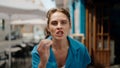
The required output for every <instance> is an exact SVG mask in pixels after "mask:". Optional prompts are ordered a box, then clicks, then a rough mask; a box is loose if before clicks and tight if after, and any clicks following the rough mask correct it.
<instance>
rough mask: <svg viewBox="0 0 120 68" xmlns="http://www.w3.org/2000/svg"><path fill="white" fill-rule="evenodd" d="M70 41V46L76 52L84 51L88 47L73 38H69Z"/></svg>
mask: <svg viewBox="0 0 120 68" xmlns="http://www.w3.org/2000/svg"><path fill="white" fill-rule="evenodd" d="M68 40H69V43H70V46H71V47H72V48H74V49H75V50H76V49H77V50H78V49H80V50H84V49H85V48H86V47H85V45H84V44H83V43H81V42H80V41H78V40H76V39H73V38H71V37H68Z"/></svg>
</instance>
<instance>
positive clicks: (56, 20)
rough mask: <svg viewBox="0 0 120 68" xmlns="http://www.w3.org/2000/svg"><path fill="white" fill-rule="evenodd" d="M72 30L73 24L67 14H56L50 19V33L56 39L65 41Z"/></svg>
mask: <svg viewBox="0 0 120 68" xmlns="http://www.w3.org/2000/svg"><path fill="white" fill-rule="evenodd" d="M70 28H71V24H70V22H69V20H68V18H67V16H66V15H65V14H63V13H62V12H55V13H53V14H52V15H51V17H50V22H49V24H48V31H49V32H50V33H51V35H52V36H53V38H54V39H57V40H60V39H65V38H66V36H67V35H68V33H69V31H70Z"/></svg>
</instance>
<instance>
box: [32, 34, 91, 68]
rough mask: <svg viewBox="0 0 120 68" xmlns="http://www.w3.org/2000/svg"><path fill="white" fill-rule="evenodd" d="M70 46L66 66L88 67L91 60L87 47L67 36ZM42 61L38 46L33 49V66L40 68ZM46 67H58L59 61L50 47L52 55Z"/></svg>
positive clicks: (68, 67) (74, 67)
mask: <svg viewBox="0 0 120 68" xmlns="http://www.w3.org/2000/svg"><path fill="white" fill-rule="evenodd" d="M67 39H68V41H69V43H70V46H69V49H68V56H67V59H66V63H65V68H86V67H87V65H88V64H89V63H90V62H91V59H90V56H89V53H88V51H87V48H86V47H85V46H84V45H83V44H81V43H80V42H78V41H77V40H74V39H72V38H70V37H69V36H68V37H67ZM39 63H40V57H39V54H38V52H37V46H35V47H34V49H33V50H32V68H38V64H39ZM46 68H57V62H56V60H55V56H54V54H53V51H52V49H51V48H50V57H49V60H48V63H47V66H46Z"/></svg>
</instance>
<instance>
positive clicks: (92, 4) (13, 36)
mask: <svg viewBox="0 0 120 68" xmlns="http://www.w3.org/2000/svg"><path fill="white" fill-rule="evenodd" d="M57 7H63V8H66V9H67V10H68V11H69V12H70V15H71V23H72V29H71V31H70V36H71V37H73V38H74V39H77V40H78V41H80V42H82V43H83V44H85V46H86V47H87V48H88V51H89V53H90V56H91V58H92V62H91V64H90V65H89V68H120V43H119V42H120V1H119V0H0V68H31V67H32V66H31V51H32V49H33V47H34V46H36V45H37V44H38V43H39V42H40V40H41V39H44V38H45V35H44V28H45V27H46V24H47V22H46V12H47V11H48V10H49V9H50V8H57Z"/></svg>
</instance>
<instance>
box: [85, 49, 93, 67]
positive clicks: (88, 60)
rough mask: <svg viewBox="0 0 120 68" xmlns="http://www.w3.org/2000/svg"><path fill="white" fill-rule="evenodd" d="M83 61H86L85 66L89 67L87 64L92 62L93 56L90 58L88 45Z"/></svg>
mask: <svg viewBox="0 0 120 68" xmlns="http://www.w3.org/2000/svg"><path fill="white" fill-rule="evenodd" d="M83 61H84V62H83V68H87V65H88V64H90V63H91V58H90V55H89V53H88V50H87V48H86V47H85V51H84V57H83Z"/></svg>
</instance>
